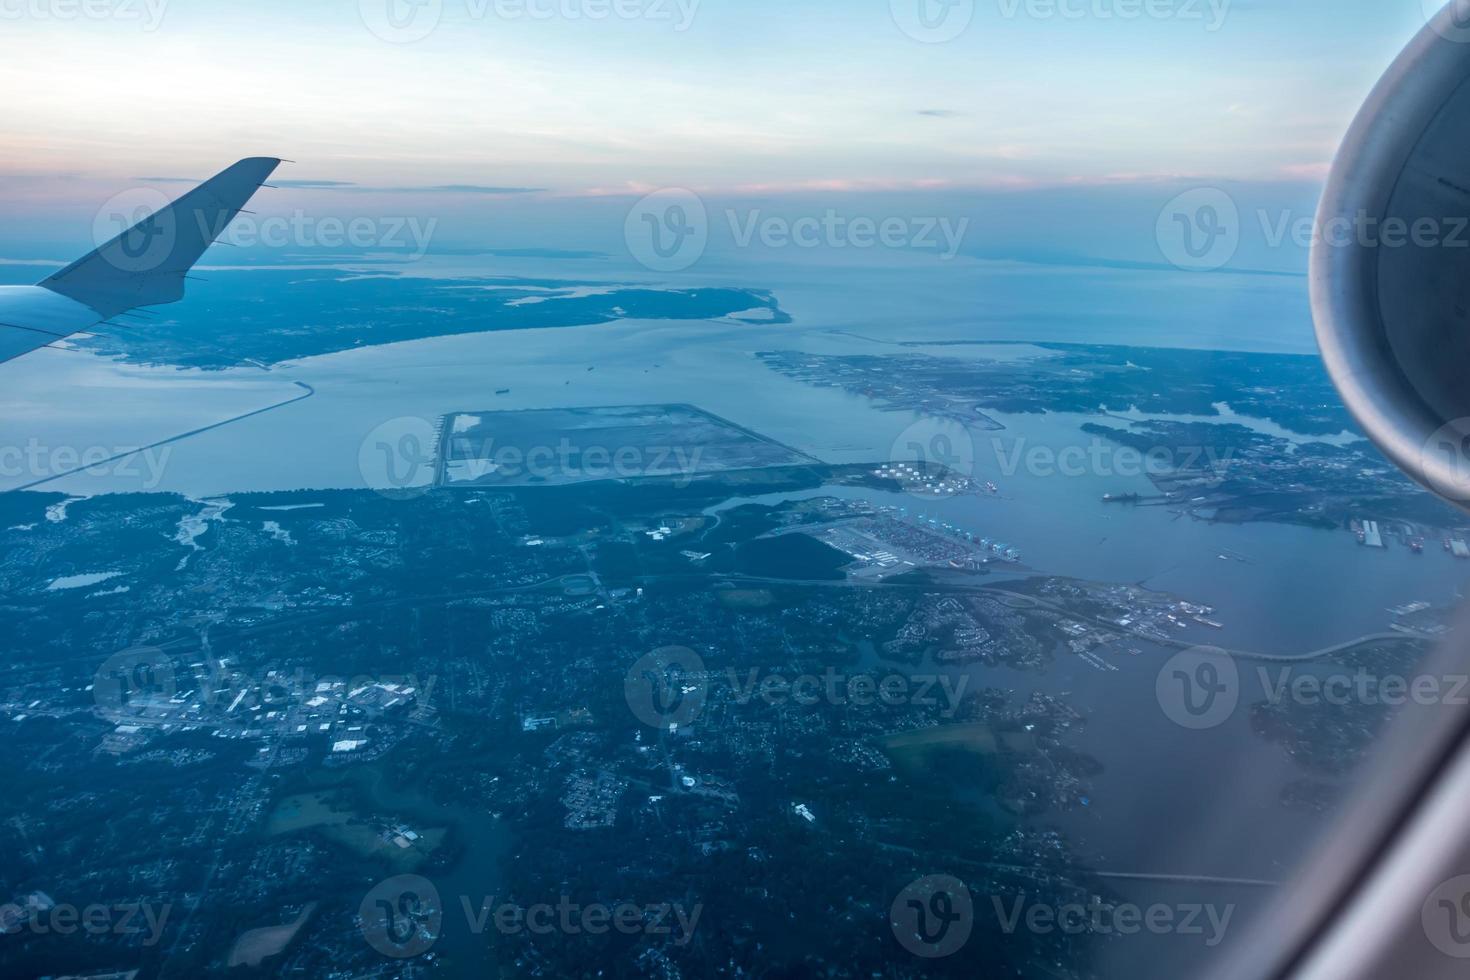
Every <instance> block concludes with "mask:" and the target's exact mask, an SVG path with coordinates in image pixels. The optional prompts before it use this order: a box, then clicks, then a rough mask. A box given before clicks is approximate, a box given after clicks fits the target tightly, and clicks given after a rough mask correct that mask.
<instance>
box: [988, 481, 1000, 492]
mask: <svg viewBox="0 0 1470 980" xmlns="http://www.w3.org/2000/svg"><path fill="white" fill-rule="evenodd" d="M985 492H986V493H1000V487H998V486H996V485H995V484H994V483H987V484H985Z"/></svg>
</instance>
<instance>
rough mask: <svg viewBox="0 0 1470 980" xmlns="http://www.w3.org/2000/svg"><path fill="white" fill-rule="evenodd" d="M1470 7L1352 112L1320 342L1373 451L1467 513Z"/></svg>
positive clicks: (1326, 211)
mask: <svg viewBox="0 0 1470 980" xmlns="http://www.w3.org/2000/svg"><path fill="white" fill-rule="evenodd" d="M1467 14H1470V3H1467V2H1466V0H1455V2H1453V3H1451V4H1450V6H1449V7H1447V8H1445V9H1444V10H1443V11H1441V12H1440V13H1439V14H1438V15H1437V16H1436V17H1435V18H1434V20H1433V21H1432V22H1431V23H1430V25H1429V26H1428V27H1426V28H1425V29H1424V31H1422V32H1421V33H1420V34H1419V35H1418V36H1417V37H1416V38H1415V39H1414V41H1413V42H1412V43H1411V44H1410V45H1409V47H1408V48H1406V49H1405V51H1404V53H1403V54H1402V55H1400V56H1399V58H1398V60H1396V61H1395V62H1394V64H1393V66H1392V67H1391V68H1390V69H1389V70H1388V72H1387V74H1385V75H1384V77H1383V79H1382V80H1381V81H1380V82H1379V83H1378V85H1377V86H1376V87H1375V88H1374V90H1373V93H1372V95H1371V96H1370V97H1369V99H1368V101H1367V103H1366V104H1365V105H1364V106H1363V108H1362V110H1361V111H1360V112H1359V114H1358V116H1357V118H1356V120H1355V121H1354V122H1353V125H1352V127H1351V129H1350V130H1349V131H1348V135H1347V138H1346V139H1345V140H1344V142H1343V145H1342V149H1341V150H1340V151H1339V153H1338V157H1337V160H1336V162H1335V163H1334V165H1333V168H1332V173H1331V176H1330V177H1329V180H1328V184H1327V188H1326V191H1325V193H1324V196H1323V199H1322V203H1321V206H1320V208H1319V210H1318V214H1317V228H1316V232H1317V234H1316V238H1315V241H1314V244H1313V248H1312V259H1311V292H1312V310H1313V318H1314V320H1315V323H1316V330H1317V340H1318V344H1319V346H1320V347H1321V350H1322V356H1323V358H1324V360H1325V361H1326V364H1327V368H1328V371H1329V372H1330V373H1331V375H1332V378H1333V381H1334V382H1335V383H1336V385H1337V388H1338V390H1339V392H1340V393H1341V394H1342V397H1343V400H1344V401H1345V402H1346V403H1347V406H1348V408H1349V409H1350V410H1351V411H1352V413H1353V415H1354V417H1356V418H1357V420H1358V422H1359V423H1360V424H1361V425H1362V426H1363V429H1364V430H1365V431H1366V432H1367V434H1368V436H1369V437H1370V438H1371V439H1372V440H1373V441H1374V442H1375V443H1376V444H1377V445H1378V447H1379V448H1380V449H1382V450H1383V452H1384V453H1385V454H1386V455H1387V456H1388V457H1389V458H1390V459H1391V460H1393V461H1394V462H1395V463H1396V464H1398V465H1399V466H1400V467H1402V468H1403V469H1404V470H1405V471H1406V472H1407V473H1409V474H1410V475H1411V476H1413V477H1414V478H1415V479H1416V480H1418V481H1419V482H1420V483H1422V484H1424V485H1425V486H1426V487H1428V488H1429V489H1431V490H1433V491H1434V492H1436V493H1438V494H1440V495H1441V496H1443V497H1445V498H1447V499H1449V500H1451V501H1453V502H1454V503H1456V504H1458V505H1460V506H1461V507H1465V508H1467V509H1470V17H1467V16H1466V15H1467Z"/></svg>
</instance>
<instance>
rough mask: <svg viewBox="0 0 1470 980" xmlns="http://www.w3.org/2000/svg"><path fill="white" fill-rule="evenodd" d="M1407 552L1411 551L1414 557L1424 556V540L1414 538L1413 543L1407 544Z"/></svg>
mask: <svg viewBox="0 0 1470 980" xmlns="http://www.w3.org/2000/svg"><path fill="white" fill-rule="evenodd" d="M1409 550H1410V551H1412V552H1413V553H1414V554H1416V555H1422V554H1424V539H1423V538H1415V539H1414V540H1413V541H1410V542H1409Z"/></svg>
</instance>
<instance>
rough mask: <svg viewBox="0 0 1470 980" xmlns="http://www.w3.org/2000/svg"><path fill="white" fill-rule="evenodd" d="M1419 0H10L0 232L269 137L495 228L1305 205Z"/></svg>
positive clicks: (299, 159) (34, 231) (356, 197)
mask: <svg viewBox="0 0 1470 980" xmlns="http://www.w3.org/2000/svg"><path fill="white" fill-rule="evenodd" d="M1428 2H1430V0H1423V2H1421V0H310V2H303V0H0V90H3V91H5V92H7V93H9V95H8V97H7V98H6V99H4V100H0V207H3V208H4V209H5V212H6V213H7V215H8V216H9V217H10V219H11V221H10V222H9V227H8V228H6V229H4V230H0V245H3V246H4V248H5V250H6V252H7V254H10V255H12V256H13V255H14V254H15V249H16V247H17V245H16V243H17V241H19V240H25V239H36V238H40V239H46V238H47V237H48V235H49V234H50V231H51V229H52V227H53V226H54V224H55V223H56V222H62V221H66V222H80V221H83V220H84V219H86V218H87V216H88V215H90V214H92V213H94V212H95V210H96V208H97V204H98V202H99V201H100V200H102V199H105V198H107V197H109V196H110V195H112V194H115V193H117V192H119V191H121V190H124V189H126V188H130V187H138V186H148V187H154V188H156V189H157V190H160V191H163V192H165V193H167V192H169V191H174V192H177V191H178V190H179V189H180V187H179V186H178V185H176V184H174V183H173V181H176V180H183V179H201V178H203V177H206V176H208V175H209V174H211V173H214V172H215V171H217V170H219V169H221V168H222V167H223V166H225V165H226V164H228V163H230V162H232V161H233V160H235V159H238V158H240V157H242V156H252V155H269V156H279V157H283V158H286V159H289V160H292V161H295V162H294V163H293V164H292V165H290V166H288V167H286V168H283V171H282V172H281V174H280V175H279V176H280V178H281V180H282V182H284V183H285V186H284V189H283V191H282V192H281V193H280V194H278V195H276V197H275V199H274V201H273V203H271V204H269V205H265V206H267V207H275V208H280V209H282V210H284V211H289V210H291V209H300V208H308V209H309V208H317V209H322V208H329V209H330V208H336V209H338V210H341V211H347V212H358V211H373V212H377V213H398V212H403V213H405V214H419V213H422V214H425V215H434V216H436V217H438V218H441V219H443V220H445V221H448V222H449V224H450V225H451V226H453V225H454V223H455V220H456V218H462V217H464V216H466V215H476V216H482V217H483V216H496V215H498V216H500V219H501V220H499V221H491V222H488V224H490V225H492V226H493V227H495V228H498V229H500V230H502V231H504V232H505V234H502V235H500V236H499V237H498V238H497V237H496V236H494V235H491V236H490V237H491V238H492V239H495V240H494V241H493V244H498V245H501V246H506V247H508V246H511V245H515V244H528V245H544V244H550V243H551V242H552V240H554V239H556V240H559V239H558V236H557V235H556V234H554V233H553V232H554V231H555V230H556V229H557V228H558V227H560V226H561V225H562V224H565V225H567V226H571V225H573V224H574V223H575V221H574V218H573V216H574V215H576V214H577V213H579V208H582V209H593V210H596V209H597V208H598V207H600V205H599V203H598V202H600V201H603V200H604V199H612V200H618V201H625V200H626V199H627V198H629V197H637V196H639V195H642V194H646V193H648V192H650V191H653V190H656V189H659V188H663V187H671V186H673V187H683V188H690V189H693V190H694V191H696V192H697V193H699V194H701V195H707V196H709V197H711V198H715V199H719V200H722V201H724V200H746V201H750V200H763V201H772V202H775V204H774V205H773V206H779V204H780V203H781V202H787V203H788V204H789V203H790V202H792V201H802V202H808V203H807V204H804V205H802V206H805V207H812V206H815V204H812V203H811V202H818V201H821V200H824V199H830V200H842V201H845V202H849V203H848V206H856V205H855V204H852V203H851V202H854V201H860V200H864V199H868V200H884V199H886V200H893V199H894V196H895V195H897V196H899V197H900V198H902V199H903V200H914V199H915V197H914V196H915V195H918V196H920V197H922V196H923V195H945V196H947V197H948V198H949V199H954V200H958V199H965V200H972V201H984V202H989V204H990V205H993V206H995V207H997V208H1000V209H1001V210H1005V211H1008V212H1016V213H1017V215H1018V216H1016V217H1014V221H1013V224H1010V225H1006V226H1005V227H1004V228H1003V229H999V228H998V229H997V234H1000V233H1001V232H1002V231H1003V232H1004V233H1005V234H1009V235H1015V234H1023V233H1024V232H1025V231H1026V229H1027V217H1026V215H1027V214H1028V213H1030V212H1028V210H1027V206H1022V207H1020V208H1019V210H1018V209H1017V207H1016V206H1015V205H1016V204H1017V202H1022V203H1023V204H1025V203H1026V202H1029V203H1030V204H1036V203H1037V202H1042V203H1045V202H1054V201H1056V200H1059V199H1065V200H1068V201H1072V202H1074V204H1073V205H1071V208H1072V213H1074V214H1075V213H1077V212H1078V211H1079V210H1081V211H1087V210H1089V209H1091V210H1101V211H1102V212H1106V211H1107V210H1108V208H1109V207H1110V206H1111V205H1108V204H1107V203H1106V202H1107V201H1109V200H1126V199H1128V196H1129V195H1136V194H1139V193H1144V194H1154V193H1156V192H1157V193H1162V192H1163V191H1164V190H1169V191H1171V192H1173V191H1175V190H1176V189H1177V188H1178V187H1181V186H1189V185H1191V184H1200V183H1209V182H1213V183H1217V184H1220V183H1224V184H1228V185H1230V186H1238V187H1242V188H1254V189H1259V190H1260V193H1262V194H1265V195H1268V196H1280V197H1282V198H1290V199H1292V200H1298V199H1300V200H1304V201H1306V202H1307V203H1306V204H1305V205H1301V206H1306V207H1309V206H1310V199H1311V195H1312V194H1313V193H1314V188H1316V187H1318V186H1320V183H1321V181H1322V179H1323V177H1324V176H1325V173H1326V170H1327V167H1328V166H1329V164H1330V161H1331V159H1332V154H1333V151H1334V148H1335V146H1336V144H1337V142H1338V140H1339V139H1340V137H1341V135H1342V133H1343V131H1344V130H1345V128H1346V126H1347V125H1348V123H1349V121H1350V120H1351V118H1352V115H1353V113H1354V112H1355V110H1356V108H1357V106H1358V105H1359V104H1360V103H1361V101H1362V100H1363V98H1364V97H1365V96H1366V94H1367V92H1368V90H1369V88H1370V87H1371V85H1372V84H1373V82H1374V81H1375V80H1376V79H1377V78H1378V76H1379V75H1380V74H1381V73H1382V71H1383V69H1384V68H1385V67H1386V66H1387V64H1388V63H1389V61H1390V60H1391V59H1392V57H1393V56H1394V54H1395V53H1396V52H1397V51H1398V50H1399V49H1400V48H1401V47H1402V46H1403V45H1404V44H1405V43H1406V42H1407V40H1408V39H1409V38H1410V37H1411V36H1412V35H1413V33H1414V32H1415V31H1416V30H1418V29H1419V28H1421V27H1422V26H1423V25H1424V22H1425V17H1426V14H1425V7H1426V4H1427V3H1428ZM1252 193H1254V191H1252ZM1079 194H1080V195H1081V196H1080V197H1079V196H1078V195H1079ZM1089 194H1090V196H1089ZM1066 195H1070V196H1066ZM342 202H348V203H342ZM1008 202H1009V203H1008ZM622 206H623V207H624V209H626V204H623V205H622ZM914 206H916V207H917V206H920V205H914ZM1028 206H1029V205H1028ZM1053 210H1055V209H1053ZM1064 219H1065V215H1064V214H1062V213H1061V212H1057V213H1055V214H1053V215H1052V217H1050V218H1047V219H1045V220H1042V221H1041V224H1042V225H1047V224H1048V223H1049V222H1053V221H1055V222H1061V221H1064ZM538 221H539V222H543V223H544V224H545V226H546V227H545V228H543V229H538V228H537V227H536V226H537V222H538ZM486 225H487V222H486V221H484V220H478V219H477V220H476V221H475V222H474V223H473V227H472V226H471V223H470V222H468V221H465V222H463V223H462V225H461V226H460V227H458V228H457V229H456V230H453V231H452V232H450V233H449V234H450V237H451V238H452V239H454V240H462V241H464V242H466V243H468V242H469V241H470V240H471V239H472V238H474V237H475V235H476V231H475V230H474V229H475V228H480V229H483V228H484V227H486ZM506 229H511V230H510V231H506ZM538 231H539V232H543V233H540V234H538ZM1034 237H1036V238H1037V239H1038V242H1037V244H1036V247H1037V248H1043V247H1045V246H1046V242H1045V234H1042V233H1040V232H1038V233H1037V234H1036V235H1035V236H1034ZM66 239H67V236H65V235H61V236H60V237H59V238H58V239H57V240H59V241H60V240H66ZM982 247H983V246H982Z"/></svg>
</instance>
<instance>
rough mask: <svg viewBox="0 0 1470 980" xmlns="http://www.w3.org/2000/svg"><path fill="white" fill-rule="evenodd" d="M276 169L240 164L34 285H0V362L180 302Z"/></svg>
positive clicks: (258, 162) (264, 162)
mask: <svg viewBox="0 0 1470 980" xmlns="http://www.w3.org/2000/svg"><path fill="white" fill-rule="evenodd" d="M280 163H281V161H280V160H278V159H275V158H274V157H251V158H249V159H246V160H241V161H240V162H239V163H236V164H235V165H233V166H231V167H228V168H226V169H225V170H223V171H221V172H220V173H218V174H216V175H215V176H213V177H211V178H210V179H209V180H206V181H205V182H204V183H202V184H200V185H199V186H198V187H196V188H194V189H193V190H192V191H190V192H189V193H187V194H185V195H184V196H183V197H181V198H179V199H178V200H177V201H174V202H173V203H172V204H170V205H168V206H167V207H165V208H163V209H162V210H159V211H156V212H155V213H153V214H151V215H149V216H148V217H147V218H144V219H143V220H142V221H140V222H138V223H137V224H135V225H133V226H132V227H131V228H129V229H127V230H126V231H124V232H123V233H122V234H120V235H118V236H117V237H116V238H114V239H112V240H111V241H109V242H108V243H107V244H105V245H103V246H102V247H101V248H98V249H97V250H95V251H93V252H91V253H89V254H87V255H85V256H83V257H82V258H80V259H78V260H77V261H75V262H73V263H72V264H71V265H69V266H67V267H66V268H65V269H62V270H61V271H60V272H58V273H56V274H55V275H53V276H49V277H47V278H46V279H43V280H42V281H41V282H40V283H38V284H37V285H35V286H3V287H0V361H8V360H10V359H12V358H15V357H19V356H20V355H22V354H25V353H28V352H30V351H33V350H35V349H37V348H38V347H45V346H46V345H47V344H50V343H54V342H55V341H57V340H60V339H62V338H64V337H68V336H70V335H71V334H74V333H78V332H80V331H82V330H85V329H87V328H88V327H91V326H95V325H96V324H98V323H100V322H102V321H103V320H106V319H108V318H109V317H113V316H116V315H117V314H119V313H125V312H127V311H128V310H132V309H136V308H138V307H141V306H159V305H162V304H164V303H173V302H177V301H178V300H180V299H183V297H184V277H185V275H186V274H187V273H188V271H189V270H190V269H191V268H193V267H194V264H195V263H196V262H198V261H199V258H200V256H202V255H203V254H204V251H205V250H206V249H207V248H209V246H210V245H213V244H214V242H215V239H217V238H218V237H219V236H220V235H222V234H224V231H225V229H226V228H228V227H229V226H230V222H231V221H233V220H234V218H235V215H237V214H239V213H240V210H241V209H242V208H243V207H244V206H245V204H246V202H248V201H249V200H250V198H251V196H252V195H254V194H255V192H256V190H258V189H259V188H260V185H261V184H263V183H265V181H266V179H267V178H268V177H270V175H271V174H272V173H273V172H274V171H275V169H276V167H278V166H279V165H280Z"/></svg>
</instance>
